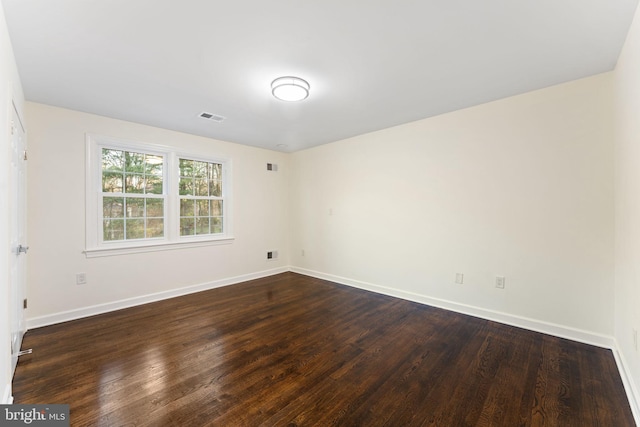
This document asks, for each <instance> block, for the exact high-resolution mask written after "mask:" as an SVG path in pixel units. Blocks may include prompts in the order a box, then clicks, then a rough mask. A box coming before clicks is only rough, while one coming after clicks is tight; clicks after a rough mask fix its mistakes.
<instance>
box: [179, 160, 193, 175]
mask: <svg viewBox="0 0 640 427" xmlns="http://www.w3.org/2000/svg"><path fill="white" fill-rule="evenodd" d="M180 176H193V160H185V159H180Z"/></svg>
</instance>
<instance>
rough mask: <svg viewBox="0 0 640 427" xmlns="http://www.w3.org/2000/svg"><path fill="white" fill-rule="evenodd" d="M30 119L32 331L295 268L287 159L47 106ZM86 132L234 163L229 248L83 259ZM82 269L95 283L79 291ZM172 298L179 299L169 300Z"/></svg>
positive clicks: (29, 110) (33, 108) (34, 107)
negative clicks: (271, 255) (271, 167)
mask: <svg viewBox="0 0 640 427" xmlns="http://www.w3.org/2000/svg"><path fill="white" fill-rule="evenodd" d="M26 114H27V117H28V119H29V122H30V124H31V126H30V127H29V145H30V156H29V217H28V228H29V245H30V247H31V250H30V251H29V275H28V283H29V288H28V293H29V302H30V306H29V310H28V318H29V325H30V326H31V327H33V326H34V325H39V324H46V323H50V322H53V321H60V320H63V319H65V318H73V317H78V316H82V315H87V314H90V313H92V312H100V311H104V310H106V309H113V308H118V307H121V306H123V305H128V304H130V303H140V302H144V301H145V298H151V299H153V298H154V297H153V296H154V295H155V296H156V297H159V296H162V297H166V296H171V295H174V294H175V292H176V290H179V289H181V288H188V287H200V288H207V287H210V286H214V285H218V284H221V283H229V282H230V281H231V282H232V281H234V278H235V279H237V280H241V279H245V278H250V277H253V276H260V275H264V274H269V273H272V272H274V271H278V270H282V269H283V268H284V267H286V266H287V265H288V263H287V256H288V251H287V243H288V218H287V215H288V213H287V207H288V200H287V184H286V183H287V156H286V154H284V153H279V152H275V151H268V150H262V149H257V148H252V147H247V146H242V145H238V144H231V143H227V142H221V141H216V140H212V139H208V138H202V137H196V136H193V135H187V134H183V133H178V132H172V131H168V130H163V129H158V128H153V127H149V126H143V125H139V124H134V123H129V122H124V121H119V120H114V119H109V118H106V117H100V116H96V115H91V114H85V113H80V112H76V111H71V110H67V109H62V108H56V107H50V106H46V105H42V104H35V103H27V107H26ZM85 133H91V134H98V135H106V136H111V137H116V138H122V139H125V140H130V141H139V142H146V143H154V144H161V145H166V146H173V147H179V148H180V150H182V151H186V152H195V153H200V154H202V155H211V156H222V157H225V158H229V159H230V160H231V162H232V178H233V181H232V186H233V220H234V235H235V241H234V242H233V243H231V244H228V245H217V246H207V247H200V248H190V249H175V250H168V251H161V252H151V253H142V254H129V255H119V256H109V257H100V258H90V259H87V258H86V257H85V255H84V254H83V250H84V249H85ZM267 162H270V163H277V164H278V165H279V171H278V172H269V171H267V169H266V163H267ZM269 250H278V251H279V255H280V256H279V258H278V259H277V260H274V261H267V260H266V252H267V251H269ZM78 272H84V273H86V275H87V282H88V283H87V284H86V285H76V284H75V282H76V278H75V275H76V273H78ZM191 290H193V288H191ZM166 292H169V293H170V294H162V293H166ZM172 292H173V293H172ZM158 294H160V295H158ZM123 300H125V301H124V302H123ZM119 302H120V303H119ZM105 304H106V305H105Z"/></svg>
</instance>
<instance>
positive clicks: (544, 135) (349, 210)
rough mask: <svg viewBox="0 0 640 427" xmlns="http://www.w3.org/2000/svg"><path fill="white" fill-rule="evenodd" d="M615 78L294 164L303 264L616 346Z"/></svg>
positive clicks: (331, 147)
mask: <svg viewBox="0 0 640 427" xmlns="http://www.w3.org/2000/svg"><path fill="white" fill-rule="evenodd" d="M611 80H612V76H611V73H607V74H602V75H598V76H595V77H591V78H587V79H583V80H579V81H574V82H570V83H567V84H563V85H559V86H555V87H551V88H547V89H544V90H539V91H536V92H531V93H527V94H524V95H521V96H516V97H512V98H508V99H503V100H500V101H496V102H492V103H488V104H484V105H480V106H477V107H473V108H469V109H465V110H461V111H457V112H453V113H449V114H445V115H442V116H438V117H434V118H430V119H425V120H421V121H417V122H414V123H410V124H406V125H403V126H398V127H394V128H390V129H386V130H383V131H379V132H375V133H370V134H366V135H362V136H359V137H355V138H351V139H348V140H344V141H340V142H337V143H333V144H328V145H324V146H320V147H316V148H313V149H309V150H306V151H301V152H297V153H295V154H293V155H292V161H291V169H292V171H291V179H290V187H291V196H290V197H291V198H290V200H291V218H292V234H291V244H290V248H291V264H292V265H293V266H295V267H296V268H297V269H298V271H302V272H307V273H309V274H314V275H320V276H321V277H329V278H333V279H336V280H338V281H342V282H344V283H350V284H356V285H357V286H362V287H365V288H370V289H375V290H382V291H383V292H388V293H390V294H394V295H404V296H409V297H414V299H416V300H419V301H424V302H428V303H435V304H437V305H441V306H444V307H447V308H454V309H459V310H460V311H465V312H469V313H477V314H479V315H483V316H485V317H487V316H488V317H492V318H496V319H499V320H506V321H510V322H511V323H515V324H523V325H524V326H531V325H534V324H537V325H538V326H540V325H543V326H544V325H546V324H551V327H552V328H551V329H545V328H542V329H544V330H549V331H553V327H555V326H561V328H560V329H562V330H564V334H565V335H570V336H572V337H577V336H578V335H581V334H582V332H587V334H586V336H587V338H584V337H583V338H584V339H585V340H587V341H589V340H591V341H599V336H611V335H612V333H613V146H612V142H611V126H612V123H611V122H612V120H611V102H612V101H611ZM302 251H304V256H303V255H302ZM457 272H460V273H463V274H464V283H463V284H461V285H460V284H456V283H454V278H455V274H456V273H457ZM496 276H505V277H506V288H505V289H504V290H499V289H496V288H495V286H494V285H495V277H496ZM572 329H575V330H576V331H572ZM574 332H576V334H574ZM589 335H590V337H589ZM605 341H606V340H605ZM605 341H600V342H601V343H605Z"/></svg>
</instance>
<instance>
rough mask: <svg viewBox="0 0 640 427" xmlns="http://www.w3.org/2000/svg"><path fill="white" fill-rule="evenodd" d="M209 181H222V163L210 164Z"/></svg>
mask: <svg viewBox="0 0 640 427" xmlns="http://www.w3.org/2000/svg"><path fill="white" fill-rule="evenodd" d="M209 179H210V180H214V181H219V180H222V165H221V164H220V163H209Z"/></svg>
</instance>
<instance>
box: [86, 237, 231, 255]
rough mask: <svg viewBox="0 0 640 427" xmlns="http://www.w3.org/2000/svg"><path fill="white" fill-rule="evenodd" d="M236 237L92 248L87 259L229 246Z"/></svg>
mask: <svg viewBox="0 0 640 427" xmlns="http://www.w3.org/2000/svg"><path fill="white" fill-rule="evenodd" d="M234 240H235V237H224V238H219V239H208V240H190V241H186V242H162V243H151V244H149V243H147V244H140V245H135V246H118V247H113V248H91V249H85V251H84V254H85V255H86V257H87V258H98V257H105V256H114V255H127V254H139V253H145V252H158V251H171V250H174V249H188V248H200V247H203V246H217V245H228V244H231V243H233V241H234Z"/></svg>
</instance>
